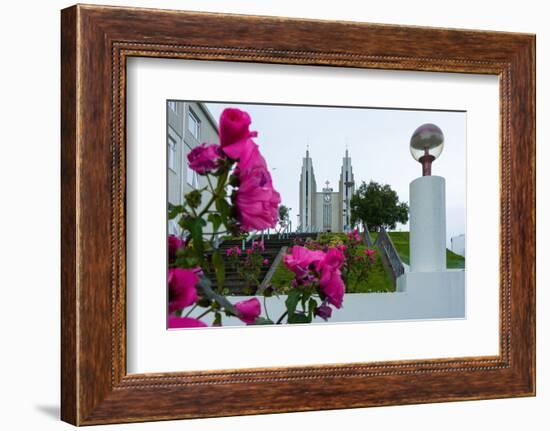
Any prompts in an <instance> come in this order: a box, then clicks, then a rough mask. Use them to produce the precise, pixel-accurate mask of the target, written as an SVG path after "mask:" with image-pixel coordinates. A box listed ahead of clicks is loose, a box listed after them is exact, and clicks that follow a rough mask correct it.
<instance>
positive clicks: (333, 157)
mask: <svg viewBox="0 0 550 431" xmlns="http://www.w3.org/2000/svg"><path fill="white" fill-rule="evenodd" d="M207 106H208V108H209V109H210V111H211V112H212V114H213V116H214V118H216V119H218V118H219V116H220V114H221V112H222V111H223V109H224V108H226V107H229V106H232V107H238V108H240V109H242V110H245V111H247V112H248V113H249V114H250V116H251V118H252V126H251V130H256V131H257V132H258V137H257V138H256V143H257V144H258V145H259V146H260V151H261V152H262V154H263V155H264V157H265V159H266V160H267V163H268V165H269V168H270V170H271V174H272V176H273V183H274V186H275V188H276V189H277V190H278V191H279V192H280V193H281V196H282V203H283V204H285V205H286V206H288V207H290V208H292V211H291V217H292V223H293V226H296V220H297V218H296V215H297V214H298V208H299V179H300V172H301V165H302V158H303V157H304V156H305V152H306V147H307V145H308V144H309V151H310V156H311V158H312V161H313V168H314V172H315V178H316V181H317V188H318V191H321V188H322V187H324V183H325V181H327V180H328V181H330V186H331V187H333V188H334V189H335V190H337V189H338V180H339V176H340V169H341V166H342V158H343V156H344V153H345V150H346V146H347V148H348V149H349V152H350V156H351V158H352V166H353V173H354V176H355V182H356V187H358V186H359V184H360V183H361V181H366V182H369V181H370V180H374V181H377V182H379V183H384V184H390V186H391V187H392V188H393V189H394V190H395V191H396V192H397V194H398V195H399V199H400V200H401V201H406V202H407V203H408V202H409V183H410V182H411V181H412V180H414V179H415V178H417V177H418V176H421V175H422V168H421V165H420V164H419V163H418V162H416V161H415V160H414V159H413V158H412V157H411V154H410V151H409V142H410V138H411V135H412V133H413V132H414V130H415V129H416V128H417V127H418V126H420V125H421V124H424V123H434V124H436V125H438V126H439V127H440V128H441V130H442V131H443V133H444V135H445V147H444V149H443V153H442V154H441V156H440V157H439V158H438V159H437V160H436V161H435V162H434V164H433V166H432V174H433V175H440V176H443V177H445V179H446V197H447V242H448V243H449V239H450V237H451V236H454V235H458V234H462V233H465V215H466V214H465V205H466V113H465V112H447V111H421V110H420V111H416V110H401V109H400V110H389V109H373V108H342V107H318V106H315V107H311V106H299V105H297V106H288V105H284V106H282V105H249V104H240V103H230V104H228V103H207ZM397 230H408V225H404V226H403V225H400V226H398V227H397Z"/></svg>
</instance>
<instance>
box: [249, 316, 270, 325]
mask: <svg viewBox="0 0 550 431" xmlns="http://www.w3.org/2000/svg"><path fill="white" fill-rule="evenodd" d="M253 325H273V320H271V319H268V318H266V317H258V318H257V319H256V321H255V322H254V323H253Z"/></svg>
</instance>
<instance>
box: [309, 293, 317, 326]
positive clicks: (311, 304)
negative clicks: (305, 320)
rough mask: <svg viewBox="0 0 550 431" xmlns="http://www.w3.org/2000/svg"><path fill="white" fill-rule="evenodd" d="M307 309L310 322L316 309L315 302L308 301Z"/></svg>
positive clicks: (313, 300)
mask: <svg viewBox="0 0 550 431" xmlns="http://www.w3.org/2000/svg"><path fill="white" fill-rule="evenodd" d="M308 305H309V307H308V313H307V315H308V317H309V319H310V320H309V321H310V322H311V321H312V320H313V315H314V314H315V310H316V309H317V301H316V300H315V299H314V298H310V299H309V304H308Z"/></svg>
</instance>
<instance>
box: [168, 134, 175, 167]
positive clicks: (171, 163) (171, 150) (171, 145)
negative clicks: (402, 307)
mask: <svg viewBox="0 0 550 431" xmlns="http://www.w3.org/2000/svg"><path fill="white" fill-rule="evenodd" d="M168 167H169V168H170V169H172V170H173V171H175V170H176V141H175V140H174V138H172V137H171V136H168Z"/></svg>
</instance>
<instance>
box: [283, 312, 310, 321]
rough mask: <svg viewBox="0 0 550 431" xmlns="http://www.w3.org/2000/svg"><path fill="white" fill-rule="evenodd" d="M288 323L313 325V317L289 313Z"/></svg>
mask: <svg viewBox="0 0 550 431" xmlns="http://www.w3.org/2000/svg"><path fill="white" fill-rule="evenodd" d="M288 323H311V317H309V316H307V315H305V314H302V313H294V314H290V313H289V314H288Z"/></svg>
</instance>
